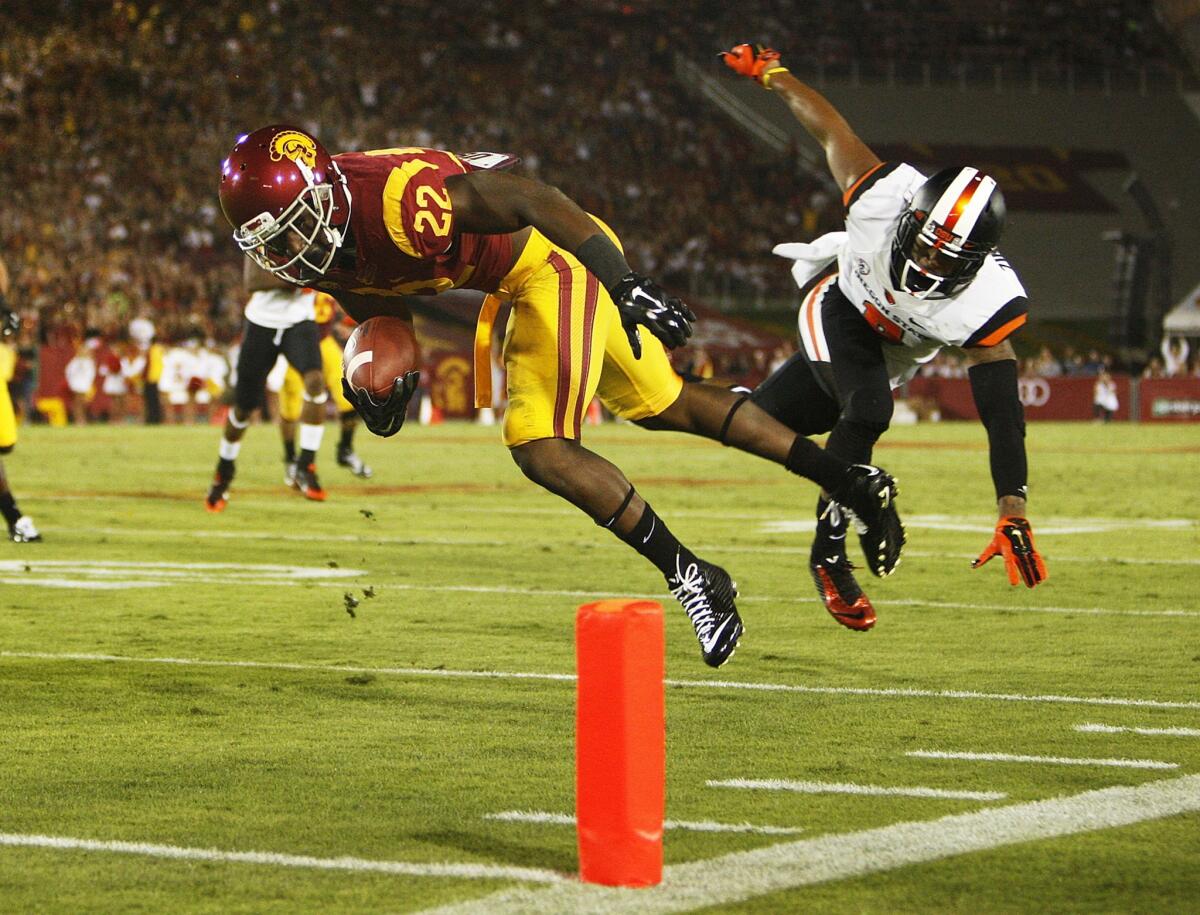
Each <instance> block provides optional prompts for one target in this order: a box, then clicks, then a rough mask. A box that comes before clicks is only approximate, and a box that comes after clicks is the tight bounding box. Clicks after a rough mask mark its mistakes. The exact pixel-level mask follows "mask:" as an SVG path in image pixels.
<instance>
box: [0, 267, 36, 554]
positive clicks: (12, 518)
mask: <svg viewBox="0 0 1200 915" xmlns="http://www.w3.org/2000/svg"><path fill="white" fill-rule="evenodd" d="M8 288H9V279H8V268H7V267H6V266H5V265H4V261H3V260H2V259H0V454H9V453H11V452H12V450H13V448H14V447H16V444H17V417H16V414H15V413H14V411H13V404H12V397H11V396H10V395H9V393H8V383H9V381H11V380H12V376H13V371H14V369H15V368H16V355H15V353H14V352H13V349H12V347H10V346H9V345H8V344H7V343H5V342H4V341H3V339H2V338H4V337H9V336H13V335H15V334H16V332H17V331H18V330H20V329H21V319H20V318H19V317H18V316H17V313H16V312H15V311H12V310H11V308H10V307H9V305H8V301H7V296H8ZM0 515H3V516H4V521H5V523H6V524H7V525H8V539H9V540H12V541H13V542H14V543H36V542H37V541H39V540H41V539H42V535H41V534H40V533H39V532H38V529H37V527H35V526H34V523H33V520H32V519H31V518H30V517H29V516H28V515H23V514H21V509H19V508H18V507H17V501H16V499H14V498H13V494H12V490H11V489H9V487H8V477H7V476H6V475H5V473H4V461H0Z"/></svg>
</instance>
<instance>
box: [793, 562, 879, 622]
mask: <svg viewBox="0 0 1200 915" xmlns="http://www.w3.org/2000/svg"><path fill="white" fill-rule="evenodd" d="M831 547H832V549H831ZM808 570H809V572H811V573H812V579H813V584H815V585H816V586H817V596H818V597H820V598H821V603H823V604H824V605H825V609H826V610H828V611H829V615H830V616H832V617H833V618H834V619H835V620H837V621H838V622H839V623H841V624H842V625H843V626H845V627H846V628H847V629H853V630H854V631H855V632H866V631H867V630H868V629H870V628H871V627H872V626H874V625H875V608H874V607H872V606H871V601H870V600H869V599H868V598H867V595H865V594H864V593H863V590H862V588H860V587H859V586H858V582H857V581H855V580H854V565H853V564H852V563H851V562H850V560H849V559H847V558H846V554H845V552H844V551H843V550H841V549H840V547H839V546H837V545H836V544H832V543H829V542H828V541H827V542H825V543H821V542H820V541H817V542H815V543H814V544H813V549H812V555H811V556H810V557H809V560H808Z"/></svg>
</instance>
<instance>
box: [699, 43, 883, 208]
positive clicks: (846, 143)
mask: <svg viewBox="0 0 1200 915" xmlns="http://www.w3.org/2000/svg"><path fill="white" fill-rule="evenodd" d="M721 59H722V60H724V61H725V64H726V65H727V66H728V67H729V68H730V69H731V70H733V71H734V72H735V73H739V74H741V75H742V76H746V77H749V78H750V79H753V80H754V81H755V82H756V83H759V84H760V85H762V86H764V87H765V88H767V89H770V90H771V91H772V92H774V93H775V94H776V95H778V96H779V97H780V98H782V99H783V100H784V101H785V102H787V106H788V108H790V109H791V111H792V114H794V115H795V116H796V120H798V121H799V122H800V123H801V125H803V127H804V129H805V130H807V131H808V132H809V133H810V134H811V135H812V137H813V139H814V140H816V141H817V142H818V143H820V144H821V148H822V149H823V150H825V159H826V161H827V162H828V163H829V171H830V173H831V174H832V175H833V180H834V181H836V182H837V183H838V186H839V187H840V188H841V189H842V190H846V189H847V188H849V187H850V186H851V185H853V184H854V182H855V181H857V180H858V179H859V178H861V177H862V176H863V175H865V174H866V173H867V172H869V171H870V170H871V169H873V168H874V167H875V166H877V165H878V164H879V157H878V156H876V155H875V153H873V152H872V151H871V149H870V147H869V146H867V144H866V143H864V142H863V141H862V140H860V139H859V138H858V134H856V133H855V132H854V131H853V130H852V129H851V127H850V125H849V124H848V123H846V119H845V118H844V117H842V115H841V113H840V112H839V111H838V110H837V109H836V108H834V107H833V105H831V104H830V103H829V100H828V99H827V98H825V96H823V95H822V94H821V93H820V92H818V91H817V90H816V89H813V88H812V87H811V86H809V85H808V84H806V83H803V82H801V81H800V80H798V79H796V77H794V76H793V75H792V74H791V71H789V70H788V68H787V67H785V66H784V65H783V62H782V60H781V59H780V56H779V52H778V51H775V50H772V49H771V48H764V47H762V46H759V45H749V44H739V45H734V47H732V48H731V49H730V50H728V51H724V52H722V53H721Z"/></svg>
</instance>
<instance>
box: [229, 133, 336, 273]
mask: <svg viewBox="0 0 1200 915" xmlns="http://www.w3.org/2000/svg"><path fill="white" fill-rule="evenodd" d="M220 198H221V209H222V210H223V211H224V212H225V218H226V219H228V220H229V222H230V224H231V225H232V226H233V228H234V232H233V239H234V241H236V242H237V245H238V247H239V248H241V249H242V251H244V252H245V253H246V254H247V255H248V256H249V257H250V258H251V259H252V260H253V261H254V262H255V263H256V264H258V265H259V266H260V267H262V268H263V269H264V270H267V271H269V272H270V273H273V274H274V275H275V276H278V277H279V278H280V279H284V280H287V281H288V282H290V283H296V284H298V285H301V286H303V285H305V284H307V283H308V282H310V281H311V280H313V279H315V278H316V277H318V276H320V275H321V274H323V273H324V272H325V271H326V270H328V269H329V266H330V264H332V263H333V259H334V257H335V256H336V255H337V252H338V249H339V248H340V247H341V246H342V243H343V242H344V241H345V231H346V225H347V222H348V220H349V219H350V205H351V199H350V189H349V187H347V185H346V177H345V176H344V175H343V174H342V172H341V170H340V169H339V168H338V167H337V163H336V162H334V161H333V158H332V157H331V156H330V155H329V153H328V152H326V150H325V147H323V146H322V145H321V144H320V143H319V142H317V140H316V138H315V137H313V136H312V135H311V134H309V133H308V132H307V131H304V130H301V129H300V128H298V127H290V126H288V125H285V124H274V125H272V126H270V127H261V128H259V129H258V130H256V131H254V132H253V133H248V134H245V135H243V136H241V137H238V140H237V143H236V144H234V147H233V151H232V152H231V153H230V154H229V157H228V158H227V159H226V160H225V161H224V163H222V165H221V188H220Z"/></svg>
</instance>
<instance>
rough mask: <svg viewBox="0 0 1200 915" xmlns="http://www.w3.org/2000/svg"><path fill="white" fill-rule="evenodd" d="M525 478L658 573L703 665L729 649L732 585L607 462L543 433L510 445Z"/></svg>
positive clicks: (734, 631)
mask: <svg viewBox="0 0 1200 915" xmlns="http://www.w3.org/2000/svg"><path fill="white" fill-rule="evenodd" d="M512 456H513V460H515V461H516V462H517V466H518V467H520V468H521V472H522V473H524V474H525V475H526V476H527V477H529V479H531V480H533V481H534V482H535V483H538V484H539V485H540V486H542V487H544V488H545V489H548V490H549V491H550V492H553V493H554V494H555V495H558V496H561V497H562V498H564V499H566V500H567V501H568V502H570V503H571V504H572V505H575V506H577V507H578V508H580V509H582V510H583V511H584V512H586V513H587V514H588V515H589V516H590V517H591V518H592V520H593V521H595V522H596V523H597V524H598V525H600V526H601V527H605V528H608V529H609V530H611V531H612V532H613V533H614V534H616V536H617V537H619V538H620V539H621V540H622V541H624V542H625V543H627V544H628V545H629V546H631V547H633V549H634V550H636V551H637V552H638V553H640V554H641V555H642V556H644V557H646V559H648V560H649V561H650V562H652V563H653V564H654V565H655V567H656V568H657V569H658V570H659V571H660V572H661V573H662V574H663V577H664V578H665V579H666V582H667V587H668V588H669V589H670V591H671V593H672V595H673V596H674V597H675V598H676V600H678V601H679V603H680V604H681V605H682V606H683V609H684V612H685V613H686V614H687V616H688V619H689V620H690V621H691V623H692V627H693V628H694V629H695V631H696V637H697V638H698V639H699V641H700V653H701V657H702V658H703V659H704V662H705V663H706V664H708V665H709V666H710V667H720V666H721V665H722V664H724V663H725V662H726V661H727V660H729V658H730V657H731V656H732V655H733V653H734V651H735V650H736V649H737V646H738V643H739V641H740V640H741V636H742V633H743V631H744V627H743V625H742V620H741V617H740V616H739V615H738V612H737V606H736V605H735V603H734V599H735V598H736V597H737V585H736V584H734V582H733V581H732V580H731V579H730V577H729V574H728V573H727V572H726V571H725V570H724V569H722V568H720V567H719V566H716V565H714V564H712V563H709V562H705V561H704V560H702V559H700V558H699V557H697V556H696V555H695V554H694V553H693V552H692V551H691V550H689V549H688V548H687V547H685V546H684V545H683V544H681V543H680V542H679V541H678V540H677V539H676V537H675V535H674V534H672V533H671V531H670V529H669V528H668V527H667V526H666V524H664V523H663V522H662V520H661V519H660V518H659V517H658V516H657V515H656V514H655V512H654V510H653V509H652V508H651V507H650V506H649V505H648V504H647V503H646V502H645V501H644V500H643V499H642V498H641V497H640V496H639V495H638V494H637V492H636V491H635V490H634V488H633V486H632V485H631V484H630V482H629V481H628V480H627V479H626V478H625V475H624V474H623V473H622V472H621V470H620V468H618V467H617V466H616V465H615V464H612V463H611V462H609V461H607V460H605V459H604V458H602V457H600V456H599V455H598V454H595V453H593V452H591V451H588V450H587V449H586V448H584V447H583V446H582V445H581V444H579V442H577V441H574V440H570V439H561V438H544V439H538V440H535V441H531V442H525V443H523V444H521V445H518V446H516V447H514V448H513V449H512Z"/></svg>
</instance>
